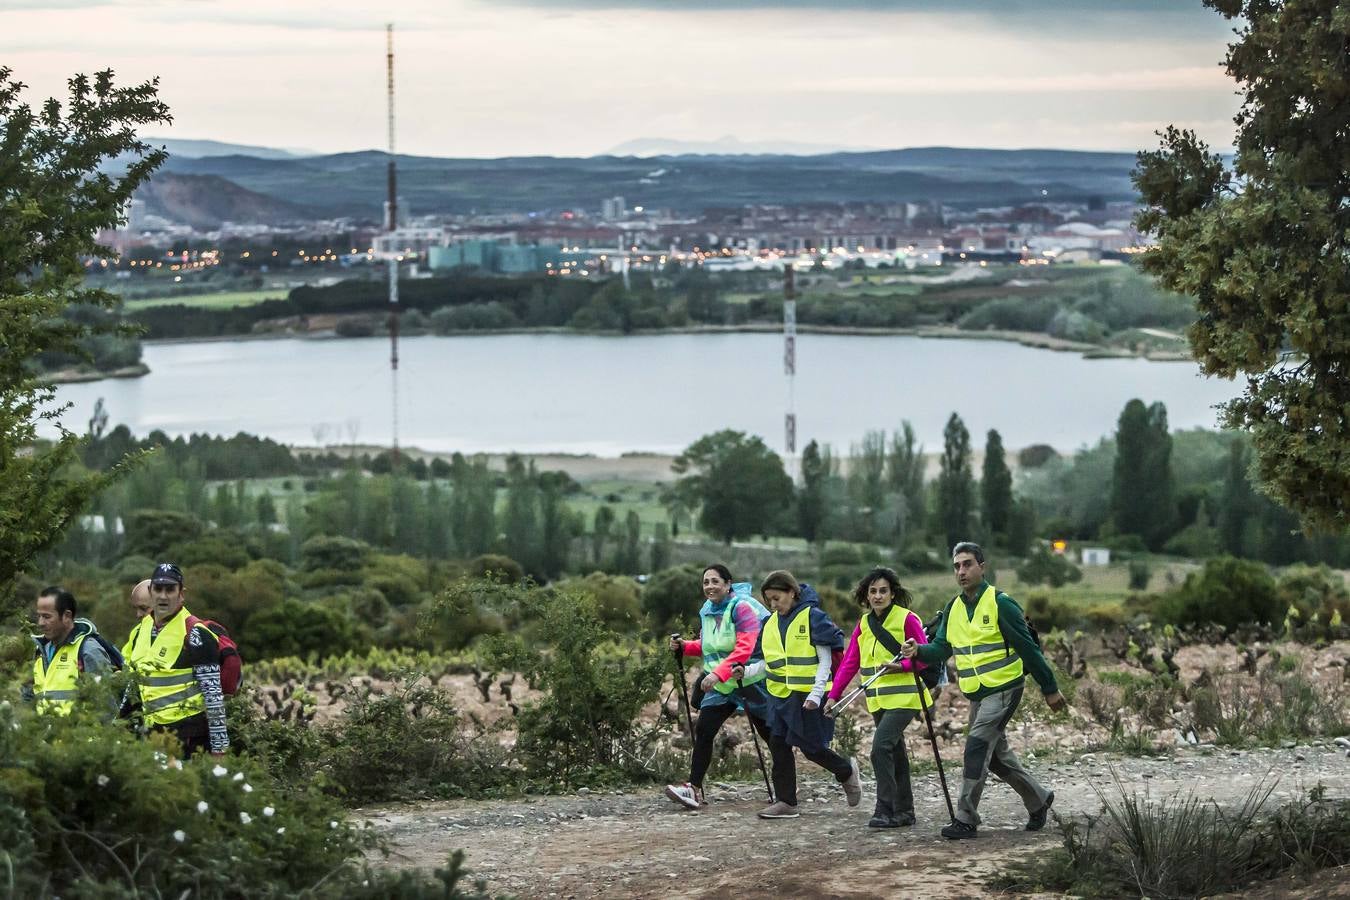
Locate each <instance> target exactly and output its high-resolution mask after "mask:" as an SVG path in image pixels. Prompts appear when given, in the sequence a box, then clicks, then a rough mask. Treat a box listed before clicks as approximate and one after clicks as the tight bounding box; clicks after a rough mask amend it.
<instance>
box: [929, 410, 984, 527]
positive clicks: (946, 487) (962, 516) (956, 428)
mask: <svg viewBox="0 0 1350 900" xmlns="http://www.w3.org/2000/svg"><path fill="white" fill-rule="evenodd" d="M974 494H975V485H974V476H973V475H972V474H971V470H970V432H969V431H967V430H966V424H965V423H964V422H962V421H961V417H960V416H958V415H957V414H956V413H952V417H951V418H950V419H948V420H947V427H946V428H945V429H943V431H942V460H941V471H940V472H939V473H938V483H937V503H938V506H937V523H938V530H939V531H941V532H942V535H943V537H944V538H945V539H946V541H947V548H948V549H951V547H952V546H953V545H955V544H956V543H957V542H958V541H965V540H970V539H971V537H973V535H972V534H971V533H970V528H971V521H970V513H971V508H972V506H973V505H974Z"/></svg>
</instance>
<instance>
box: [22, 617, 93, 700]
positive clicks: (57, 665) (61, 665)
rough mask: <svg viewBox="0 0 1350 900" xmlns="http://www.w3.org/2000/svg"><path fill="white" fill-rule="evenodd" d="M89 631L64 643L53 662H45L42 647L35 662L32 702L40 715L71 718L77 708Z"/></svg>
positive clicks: (57, 649) (56, 652) (54, 654)
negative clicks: (77, 688) (54, 714)
mask: <svg viewBox="0 0 1350 900" xmlns="http://www.w3.org/2000/svg"><path fill="white" fill-rule="evenodd" d="M88 636H89V632H87V631H86V632H85V633H84V634H81V635H79V636H78V637H76V638H75V640H73V641H71V642H70V643H69V644H62V645H61V646H60V647H58V648H56V651H55V652H54V653H53V654H52V661H51V662H50V663H48V662H47V661H46V660H45V659H43V653H42V650H41V648H39V649H38V651H37V657H36V658H35V659H34V660H33V700H34V701H35V703H34V708H35V709H36V710H37V711H38V712H49V713H57V714H59V715H63V716H64V715H69V714H70V710H71V707H72V706H73V705H74V701H75V695H76V694H77V693H78V691H77V690H76V681H77V680H78V679H79V677H80V647H81V646H82V645H83V644H84V639H85V638H87V637H88Z"/></svg>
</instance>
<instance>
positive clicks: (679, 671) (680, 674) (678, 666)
mask: <svg viewBox="0 0 1350 900" xmlns="http://www.w3.org/2000/svg"><path fill="white" fill-rule="evenodd" d="M679 637H680V636H679V635H678V634H672V635H671V636H670V638H671V640H678V639H679ZM671 652H672V653H674V655H675V680H676V681H678V682H679V683H680V697H681V698H682V699H683V700H684V721H685V723H686V724H687V725H688V726H689V742H690V743H691V744H692V743H693V742H694V717H693V715H692V714H691V713H690V712H689V685H687V684H685V681H684V649H683V648H682V647H676V648H675V649H674V650H672V651H671Z"/></svg>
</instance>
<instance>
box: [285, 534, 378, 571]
mask: <svg viewBox="0 0 1350 900" xmlns="http://www.w3.org/2000/svg"><path fill="white" fill-rule="evenodd" d="M370 553H371V548H370V545H369V544H367V543H365V542H364V541H357V540H353V539H351V538H345V537H328V536H322V535H320V536H316V537H312V538H310V539H309V540H307V541H305V543H304V544H303V545H302V546H301V548H300V559H301V568H302V569H304V570H305V571H306V572H317V571H321V570H330V571H338V572H353V571H356V570H357V569H360V568H361V567H362V566H364V565H365V564H366V561H367V560H368V559H369V558H370Z"/></svg>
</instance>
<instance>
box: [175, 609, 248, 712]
mask: <svg viewBox="0 0 1350 900" xmlns="http://www.w3.org/2000/svg"><path fill="white" fill-rule="evenodd" d="M198 625H200V626H201V627H202V628H205V629H206V631H207V633H208V634H210V635H211V636H212V637H213V638H215V639H216V646H217V647H219V648H220V649H219V657H220V689H221V690H222V691H224V692H225V696H227V697H233V696H234V695H235V694H237V693H239V686H240V685H241V684H243V682H244V658H243V657H242V656H240V655H239V645H238V644H236V643H235V642H234V638H232V637H230V633H229V632H228V631H226V630H225V626H224V625H221V624H220V623H219V622H215V621H212V620H211V619H199V618H197V617H196V616H188V618H187V627H188V628H196V627H197V626H198Z"/></svg>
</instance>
